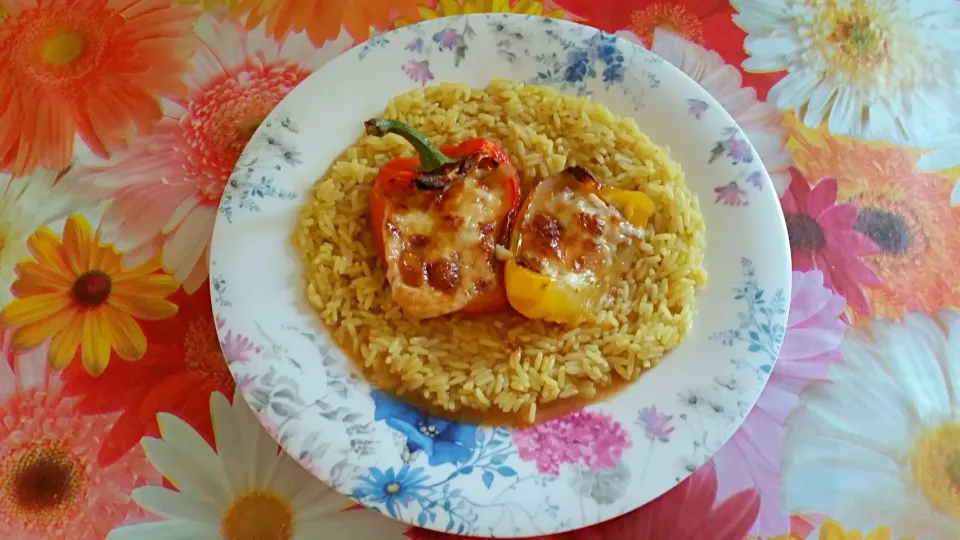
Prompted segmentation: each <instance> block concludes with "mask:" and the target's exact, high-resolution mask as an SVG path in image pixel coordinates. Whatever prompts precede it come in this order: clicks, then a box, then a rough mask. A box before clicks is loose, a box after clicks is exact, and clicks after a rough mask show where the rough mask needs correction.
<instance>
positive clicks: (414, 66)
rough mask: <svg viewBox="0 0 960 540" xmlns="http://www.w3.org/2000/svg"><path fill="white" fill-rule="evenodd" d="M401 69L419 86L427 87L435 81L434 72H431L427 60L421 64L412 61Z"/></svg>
mask: <svg viewBox="0 0 960 540" xmlns="http://www.w3.org/2000/svg"><path fill="white" fill-rule="evenodd" d="M400 69H402V70H403V72H404V73H406V74H407V77H410V80H412V81H413V82H415V83H417V84H419V85H426V84H427V83H428V82H430V81H432V80H433V72H432V71H430V62H428V61H427V60H422V61H420V62H417V61H416V60H411V61H409V62H407V63H406V64H404V65H403V66H401V68H400Z"/></svg>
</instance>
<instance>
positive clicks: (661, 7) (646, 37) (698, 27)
mask: <svg viewBox="0 0 960 540" xmlns="http://www.w3.org/2000/svg"><path fill="white" fill-rule="evenodd" d="M657 28H663V29H664V30H669V31H670V32H673V33H674V34H678V35H680V36H683V37H685V38H687V39H688V40H690V41H692V42H694V43H702V42H703V23H702V22H700V19H699V18H697V16H696V15H694V14H693V13H690V11H689V10H688V9H687V8H685V7H684V6H681V5H677V4H674V3H672V2H656V3H654V4H653V5H651V6H649V7H647V8H645V9H643V10H641V11H634V12H633V13H631V14H630V30H631V31H633V33H634V34H636V35H637V36H639V37H640V39H641V40H642V41H643V44H644V45H646V46H647V47H651V46H653V32H654V30H656V29H657Z"/></svg>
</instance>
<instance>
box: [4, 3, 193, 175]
mask: <svg viewBox="0 0 960 540" xmlns="http://www.w3.org/2000/svg"><path fill="white" fill-rule="evenodd" d="M3 6H4V8H6V10H7V16H6V17H4V18H3V19H2V20H0V104H3V106H2V107H0V169H12V170H13V172H14V173H16V174H18V175H23V174H27V173H29V172H31V171H33V170H34V169H36V168H37V166H39V165H44V166H46V167H47V168H50V169H62V168H64V167H66V166H67V165H68V164H69V163H70V160H71V159H72V157H73V141H74V138H75V136H76V135H78V134H79V135H80V137H81V138H82V139H83V141H84V142H85V143H86V144H87V146H89V147H90V149H91V150H92V151H93V152H94V153H96V154H97V155H99V156H101V157H108V156H109V154H110V152H111V151H112V150H115V149H118V148H123V147H125V146H126V141H127V139H128V138H129V137H130V136H132V135H133V134H135V133H136V132H137V131H145V130H148V129H150V127H151V126H152V125H153V123H154V122H155V121H157V120H159V119H160V117H161V110H160V102H159V99H160V97H161V96H168V95H181V94H183V93H184V92H185V91H186V86H185V85H184V84H183V82H182V81H181V80H180V78H181V76H182V75H183V73H184V72H185V71H186V70H187V67H188V65H189V61H190V58H191V57H192V56H193V51H194V47H195V45H194V44H195V37H194V34H193V24H194V22H195V20H196V16H197V14H198V13H199V11H198V10H197V9H196V8H194V7H191V6H175V5H172V4H171V3H170V2H169V1H164V0H140V1H137V2H129V1H127V0H3Z"/></svg>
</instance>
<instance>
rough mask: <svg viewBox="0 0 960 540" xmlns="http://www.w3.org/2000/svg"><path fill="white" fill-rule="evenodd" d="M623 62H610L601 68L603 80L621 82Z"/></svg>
mask: <svg viewBox="0 0 960 540" xmlns="http://www.w3.org/2000/svg"><path fill="white" fill-rule="evenodd" d="M623 74H624V71H623V64H610V65H609V66H607V67H606V68H604V70H603V82H605V83H618V82H623Z"/></svg>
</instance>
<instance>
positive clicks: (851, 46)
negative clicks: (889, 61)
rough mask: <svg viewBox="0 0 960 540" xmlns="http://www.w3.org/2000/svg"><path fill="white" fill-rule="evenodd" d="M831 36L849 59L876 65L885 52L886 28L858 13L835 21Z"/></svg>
mask: <svg viewBox="0 0 960 540" xmlns="http://www.w3.org/2000/svg"><path fill="white" fill-rule="evenodd" d="M832 37H833V39H834V41H836V42H837V43H838V44H839V45H840V50H841V51H843V52H844V53H845V54H846V55H847V56H848V57H849V58H850V60H856V61H858V62H865V63H867V64H868V65H870V66H876V64H877V63H879V62H880V61H881V60H882V59H883V58H884V56H885V54H886V51H884V47H885V46H886V45H887V43H888V41H887V30H886V29H885V28H883V27H881V26H880V25H879V24H877V23H875V22H873V21H871V20H870V19H868V18H867V17H865V16H863V15H860V14H856V13H853V14H850V15H848V16H847V17H846V18H844V19H841V20H839V21H837V24H836V26H834V29H833V36H832Z"/></svg>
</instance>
